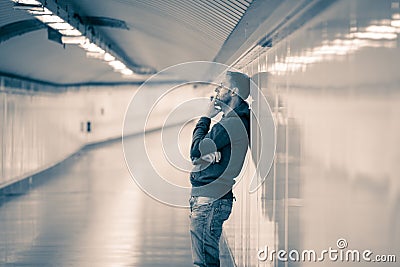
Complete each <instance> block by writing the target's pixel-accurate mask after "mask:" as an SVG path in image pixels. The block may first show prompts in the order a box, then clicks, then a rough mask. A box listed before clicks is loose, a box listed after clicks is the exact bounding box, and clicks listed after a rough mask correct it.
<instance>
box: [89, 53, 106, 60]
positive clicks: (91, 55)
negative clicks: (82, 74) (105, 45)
mask: <svg viewBox="0 0 400 267" xmlns="http://www.w3.org/2000/svg"><path fill="white" fill-rule="evenodd" d="M86 56H87V57H88V58H95V59H103V58H104V56H103V54H101V53H96V52H86Z"/></svg>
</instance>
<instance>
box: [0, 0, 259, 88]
mask: <svg viewBox="0 0 400 267" xmlns="http://www.w3.org/2000/svg"><path fill="white" fill-rule="evenodd" d="M251 2H252V0H203V1H200V0H169V1H165V0H96V1H93V0H58V4H59V5H60V6H61V7H62V8H66V7H68V9H70V10H74V12H75V13H77V14H78V15H79V16H81V17H84V16H93V17H107V18H112V19H118V20H122V21H124V22H126V25H127V26H128V27H129V30H123V29H116V28H110V27H100V26H95V31H96V32H97V33H98V34H99V35H101V36H104V37H105V38H107V39H108V40H110V41H111V42H112V43H114V44H115V45H116V46H118V47H119V48H120V49H121V50H122V51H124V53H125V55H126V57H128V58H129V60H130V61H132V62H135V63H137V64H139V65H143V66H148V67H151V68H154V69H156V70H161V69H163V68H165V67H169V66H171V65H174V64H179V63H183V62H187V61H195V60H209V61H211V60H213V59H214V57H215V56H216V55H217V53H218V52H219V50H220V49H221V47H222V45H223V44H224V42H225V41H226V40H227V38H228V37H229V35H230V34H231V33H232V31H233V30H234V29H235V27H236V26H237V24H238V23H239V21H240V20H241V18H242V17H243V15H244V13H245V12H246V10H247V8H248V7H249V6H250V4H251ZM12 6H13V3H12V2H11V1H10V0H0V8H1V11H0V26H4V25H6V24H9V23H12V22H16V21H21V20H26V19H32V18H33V17H32V16H31V15H29V14H27V13H26V12H24V11H20V10H14V9H13V8H12ZM41 31H43V30H40V31H37V33H38V34H39V32H41ZM34 35H35V33H31V34H25V35H23V36H21V37H18V38H14V39H15V40H14V39H10V40H7V41H5V42H3V43H0V57H14V58H15V57H18V54H19V53H18V51H15V53H14V54H13V55H10V51H13V47H19V48H21V47H24V46H26V50H28V51H25V52H26V53H27V54H30V55H31V53H30V50H32V53H35V54H34V55H37V57H40V60H42V61H43V57H45V58H48V59H46V62H51V61H52V58H54V59H55V58H57V60H60V54H58V55H53V54H49V53H48V52H47V53H46V51H52V53H54V51H57V49H60V48H57V47H55V46H57V44H54V43H51V41H49V40H47V39H45V38H43V36H45V35H43V34H41V36H42V37H40V38H34V42H33V43H32V42H30V40H29V38H32V37H33V36H34ZM41 38H43V39H41ZM40 40H42V41H40ZM32 41H33V39H32ZM41 42H43V43H42V44H41ZM30 45H33V46H39V47H43V49H42V50H43V52H40V51H42V50H40V49H37V47H36V48H30V47H29V46H30ZM50 46H51V47H50ZM61 49H62V48H61ZM38 50H39V54H38ZM65 50H66V51H63V52H62V54H68V53H71V55H70V56H67V57H66V58H65V59H64V62H63V65H64V64H65V65H68V66H71V65H74V64H75V65H76V66H77V69H74V70H71V71H76V73H65V72H64V73H63V75H64V76H62V75H60V74H59V73H55V72H56V71H57V68H51V67H50V68H45V69H38V68H37V67H38V66H37V64H35V62H26V64H23V66H21V65H18V66H17V65H15V66H13V64H14V63H13V60H11V59H9V60H7V64H8V65H9V66H0V71H3V72H11V73H14V74H17V75H21V76H28V77H29V78H34V79H39V80H46V81H52V82H59V83H80V82H101V81H118V80H121V79H122V78H120V77H119V76H118V75H117V74H116V75H113V74H112V73H111V74H108V73H107V67H105V68H103V67H101V68H100V69H101V73H99V72H98V70H99V68H98V67H91V66H92V65H93V64H102V63H101V62H93V60H90V59H87V58H86V57H85V56H83V57H82V54H84V53H79V52H78V53H77V49H71V48H70V46H67V47H66V48H65ZM5 52H7V54H5ZM60 53H61V52H60ZM29 60H30V61H34V56H30V57H29ZM72 60H73V62H70V61H72ZM18 62H21V60H19V61H18ZM110 71H111V72H112V70H110ZM15 72H17V73H15ZM94 72H95V73H94ZM60 76H62V77H64V78H62V79H61V80H60V79H57V81H55V79H54V78H53V77H60ZM105 79H106V80H105Z"/></svg>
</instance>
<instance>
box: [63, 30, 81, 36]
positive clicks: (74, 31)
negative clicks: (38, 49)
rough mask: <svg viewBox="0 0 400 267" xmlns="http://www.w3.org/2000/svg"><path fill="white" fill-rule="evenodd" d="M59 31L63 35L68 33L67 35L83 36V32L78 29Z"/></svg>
mask: <svg viewBox="0 0 400 267" xmlns="http://www.w3.org/2000/svg"><path fill="white" fill-rule="evenodd" d="M59 32H60V33H61V34H62V35H66V36H81V35H82V33H81V32H80V31H78V30H77V29H72V30H59Z"/></svg>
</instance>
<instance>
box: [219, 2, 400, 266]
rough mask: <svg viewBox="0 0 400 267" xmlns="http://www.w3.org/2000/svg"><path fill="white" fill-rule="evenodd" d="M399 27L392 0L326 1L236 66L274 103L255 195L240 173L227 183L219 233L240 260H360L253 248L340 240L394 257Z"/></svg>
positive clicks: (398, 192) (399, 195) (399, 216)
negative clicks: (231, 199)
mask: <svg viewBox="0 0 400 267" xmlns="http://www.w3.org/2000/svg"><path fill="white" fill-rule="evenodd" d="M399 34H400V4H399V1H398V0H393V1H388V0H342V1H335V2H334V3H333V4H332V5H331V6H330V7H329V8H327V9H326V10H323V11H321V12H319V13H318V14H317V16H315V17H312V18H310V19H309V20H308V21H307V22H306V23H305V24H304V25H303V26H301V27H300V28H299V29H297V30H295V31H294V33H293V34H291V35H289V36H288V37H286V38H284V39H282V40H280V41H279V42H276V43H274V42H272V44H273V45H272V47H266V48H261V49H259V50H258V52H257V53H256V54H255V55H254V56H253V57H252V58H249V59H247V61H246V62H243V61H242V62H241V64H242V66H243V67H242V70H243V71H244V72H246V73H248V74H249V75H250V76H254V77H255V81H256V82H257V83H259V84H260V87H261V89H262V92H263V93H264V94H265V95H266V97H267V99H268V102H269V104H270V106H271V109H272V111H273V116H274V119H275V123H276V134H277V148H276V157H275V161H274V163H273V166H272V168H271V171H270V172H269V175H268V177H267V179H266V181H265V182H264V183H263V185H262V187H261V188H260V189H259V190H258V191H257V192H256V193H254V194H249V193H248V190H247V186H248V185H246V183H248V177H246V178H245V179H243V180H242V181H241V182H240V183H239V185H238V186H237V187H236V188H235V194H236V197H237V199H238V201H237V202H235V204H234V211H233V214H232V215H231V218H230V220H229V221H228V222H227V223H226V225H225V234H226V236H227V239H228V243H229V245H230V247H231V249H232V252H233V255H234V257H235V261H236V264H237V265H238V266H310V265H312V266H315V265H316V264H319V266H331V265H340V266H348V265H350V266H365V265H366V264H367V263H365V262H363V261H361V262H346V261H344V262H342V261H340V260H337V261H336V262H333V261H331V260H329V259H328V258H327V257H326V258H325V260H324V261H323V262H317V263H314V262H309V261H300V262H295V261H290V260H289V261H288V262H285V261H279V260H274V261H270V260H269V259H267V260H266V261H261V260H259V259H258V255H257V254H258V252H259V251H260V250H261V249H264V250H265V246H268V249H269V250H272V249H275V250H280V249H282V250H286V251H287V252H289V251H290V250H292V249H297V250H299V251H300V253H301V252H302V250H306V249H308V250H315V251H316V252H317V253H318V252H321V251H322V250H324V249H329V247H332V248H333V249H338V247H337V244H336V242H337V240H338V239H340V238H344V239H346V241H347V243H348V247H347V248H346V249H358V250H359V251H361V252H362V251H364V250H367V249H368V250H371V251H372V252H373V254H372V256H371V258H373V257H374V256H375V255H377V254H389V255H392V254H394V255H395V254H396V253H397V261H399V260H400V255H399V253H398V251H399V247H400V182H399V173H400V167H399V166H400V165H399V164H398V163H399V162H400V145H399V141H398V139H399V136H400V75H399V71H398V70H399V69H400V63H399V62H400V48H399V39H400V38H399ZM238 66H239V65H238ZM256 112H257V111H256ZM255 134H256V133H255ZM254 138H257V136H254V135H253V139H254ZM266 149H268V148H266ZM269 149H271V148H269ZM250 169H251V168H249V169H248V170H247V172H248V173H250V172H251V170H250ZM346 249H343V251H346ZM338 250H339V251H340V249H338ZM318 256H319V255H318ZM275 258H276V256H275ZM369 264H372V265H371V266H373V264H374V263H369ZM382 264H383V263H382ZM397 264H398V263H397ZM383 265H384V266H396V263H384V264H383ZM383 265H382V266H383Z"/></svg>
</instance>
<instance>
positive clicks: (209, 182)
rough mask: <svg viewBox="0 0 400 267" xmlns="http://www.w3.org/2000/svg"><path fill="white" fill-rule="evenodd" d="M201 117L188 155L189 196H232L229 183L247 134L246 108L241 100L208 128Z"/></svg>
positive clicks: (239, 163) (242, 157)
mask: <svg viewBox="0 0 400 267" xmlns="http://www.w3.org/2000/svg"><path fill="white" fill-rule="evenodd" d="M210 124H211V119H210V118H207V117H201V118H200V119H199V121H198V123H197V125H196V127H195V129H194V131H193V139H192V145H191V149H190V157H191V159H192V163H193V164H194V167H193V169H192V172H191V173H190V182H191V184H192V192H191V195H192V196H205V197H214V198H233V194H232V186H233V185H234V184H235V180H234V178H236V177H237V176H238V175H239V173H240V171H241V169H242V166H243V163H244V160H245V157H246V152H247V148H248V145H249V137H250V111H249V106H248V104H247V103H246V102H244V101H242V102H241V103H240V104H239V105H238V106H237V107H236V108H235V109H233V110H231V111H230V112H228V113H227V114H225V115H223V117H222V119H221V120H220V121H219V122H218V123H216V124H215V125H214V126H213V127H212V128H211V130H210Z"/></svg>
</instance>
